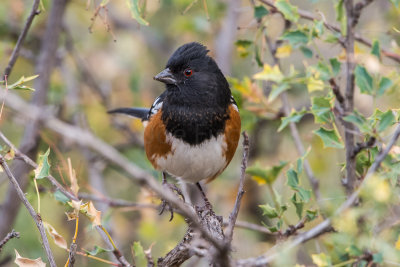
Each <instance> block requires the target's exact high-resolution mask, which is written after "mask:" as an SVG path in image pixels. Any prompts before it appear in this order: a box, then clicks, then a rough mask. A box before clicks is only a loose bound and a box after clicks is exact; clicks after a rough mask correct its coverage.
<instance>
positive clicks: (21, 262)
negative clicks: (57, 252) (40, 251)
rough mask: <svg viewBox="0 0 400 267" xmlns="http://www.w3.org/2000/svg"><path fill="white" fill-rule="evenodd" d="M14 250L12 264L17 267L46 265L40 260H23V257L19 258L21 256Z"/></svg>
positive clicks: (40, 266)
mask: <svg viewBox="0 0 400 267" xmlns="http://www.w3.org/2000/svg"><path fill="white" fill-rule="evenodd" d="M14 250H15V261H14V262H15V263H16V264H17V265H18V266H19V267H46V264H45V263H44V262H43V261H42V259H41V258H37V259H35V260H31V259H28V258H24V257H21V255H19V253H18V251H17V250H16V249H14Z"/></svg>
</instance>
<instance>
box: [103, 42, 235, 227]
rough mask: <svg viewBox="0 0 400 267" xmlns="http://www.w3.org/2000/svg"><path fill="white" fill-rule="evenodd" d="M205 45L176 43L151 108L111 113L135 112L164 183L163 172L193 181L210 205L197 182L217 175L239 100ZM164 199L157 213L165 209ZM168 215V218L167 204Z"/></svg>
mask: <svg viewBox="0 0 400 267" xmlns="http://www.w3.org/2000/svg"><path fill="white" fill-rule="evenodd" d="M208 52H209V50H208V49H207V47H206V46H204V45H202V44H200V43H198V42H190V43H186V44H184V45H182V46H180V47H179V48H178V49H177V50H176V51H175V52H174V53H173V54H172V55H171V57H170V58H169V60H168V62H167V64H166V67H165V69H164V70H163V71H161V72H160V73H158V74H157V75H156V76H154V80H156V81H159V82H162V83H164V84H165V87H166V89H165V91H164V92H163V93H162V94H161V95H160V96H159V97H157V98H156V99H155V101H154V103H153V105H152V106H151V107H150V108H138V107H130V108H116V109H113V110H110V111H108V113H110V114H115V113H121V114H126V115H130V116H132V117H136V118H139V119H141V120H142V122H143V124H144V135H143V136H144V149H145V152H146V156H147V158H148V159H149V161H150V162H151V164H152V165H153V167H154V168H155V169H156V170H159V171H161V172H162V174H163V175H162V177H163V178H162V183H163V185H170V188H171V189H172V190H173V191H176V192H177V193H178V194H179V195H181V196H182V198H183V200H184V197H183V194H182V192H181V190H180V189H179V188H177V187H176V186H175V185H171V184H168V183H167V180H166V174H167V173H168V174H170V175H171V176H174V177H176V178H177V179H179V180H181V181H184V182H188V183H194V184H196V185H197V187H198V188H199V190H200V192H201V194H202V196H203V199H204V202H205V205H208V206H211V204H210V202H209V201H208V199H207V197H206V195H205V193H204V191H203V189H202V187H201V185H200V183H199V182H200V181H203V180H204V181H206V182H207V183H208V182H210V181H212V180H214V179H215V178H216V177H218V176H219V175H220V174H221V173H222V172H223V171H224V170H225V168H226V167H227V166H228V164H229V163H230V161H231V160H232V158H233V156H234V154H235V151H236V148H237V145H238V142H239V138H240V131H241V120H240V115H239V109H238V105H237V104H236V101H235V99H234V98H233V96H232V94H231V90H230V87H229V83H228V81H227V80H226V78H225V76H224V75H223V73H222V72H221V70H220V69H219V67H218V65H217V63H216V62H215V60H214V59H213V58H212V57H211V56H209V55H208ZM166 205H167V203H166V202H164V201H163V204H162V209H161V212H160V214H161V213H162V212H163V211H164V208H165V206H166ZM170 211H171V219H170V220H172V218H173V212H172V208H170Z"/></svg>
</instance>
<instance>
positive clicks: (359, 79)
mask: <svg viewBox="0 0 400 267" xmlns="http://www.w3.org/2000/svg"><path fill="white" fill-rule="evenodd" d="M354 74H355V77H356V84H357V86H358V87H359V88H360V90H361V93H363V94H369V95H370V94H372V77H371V75H370V74H369V73H368V71H367V70H366V68H364V67H362V66H360V65H357V67H356V69H355V71H354Z"/></svg>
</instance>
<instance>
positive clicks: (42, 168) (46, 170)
mask: <svg viewBox="0 0 400 267" xmlns="http://www.w3.org/2000/svg"><path fill="white" fill-rule="evenodd" d="M49 154H50V148H48V149H47V151H46V153H44V154H42V155H40V156H39V161H38V167H37V168H36V170H35V179H43V178H46V177H47V176H49V175H50V163H49Z"/></svg>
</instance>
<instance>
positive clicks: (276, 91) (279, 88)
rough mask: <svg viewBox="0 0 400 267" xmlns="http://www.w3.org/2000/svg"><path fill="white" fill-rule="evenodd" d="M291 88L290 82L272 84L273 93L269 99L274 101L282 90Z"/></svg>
mask: <svg viewBox="0 0 400 267" xmlns="http://www.w3.org/2000/svg"><path fill="white" fill-rule="evenodd" d="M289 88H290V86H289V84H288V83H285V82H283V83H280V84H278V85H276V84H273V85H272V90H271V93H270V94H269V96H268V101H269V102H272V101H274V100H275V98H277V97H278V96H279V95H280V94H281V93H282V92H284V91H286V90H288V89H289Z"/></svg>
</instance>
